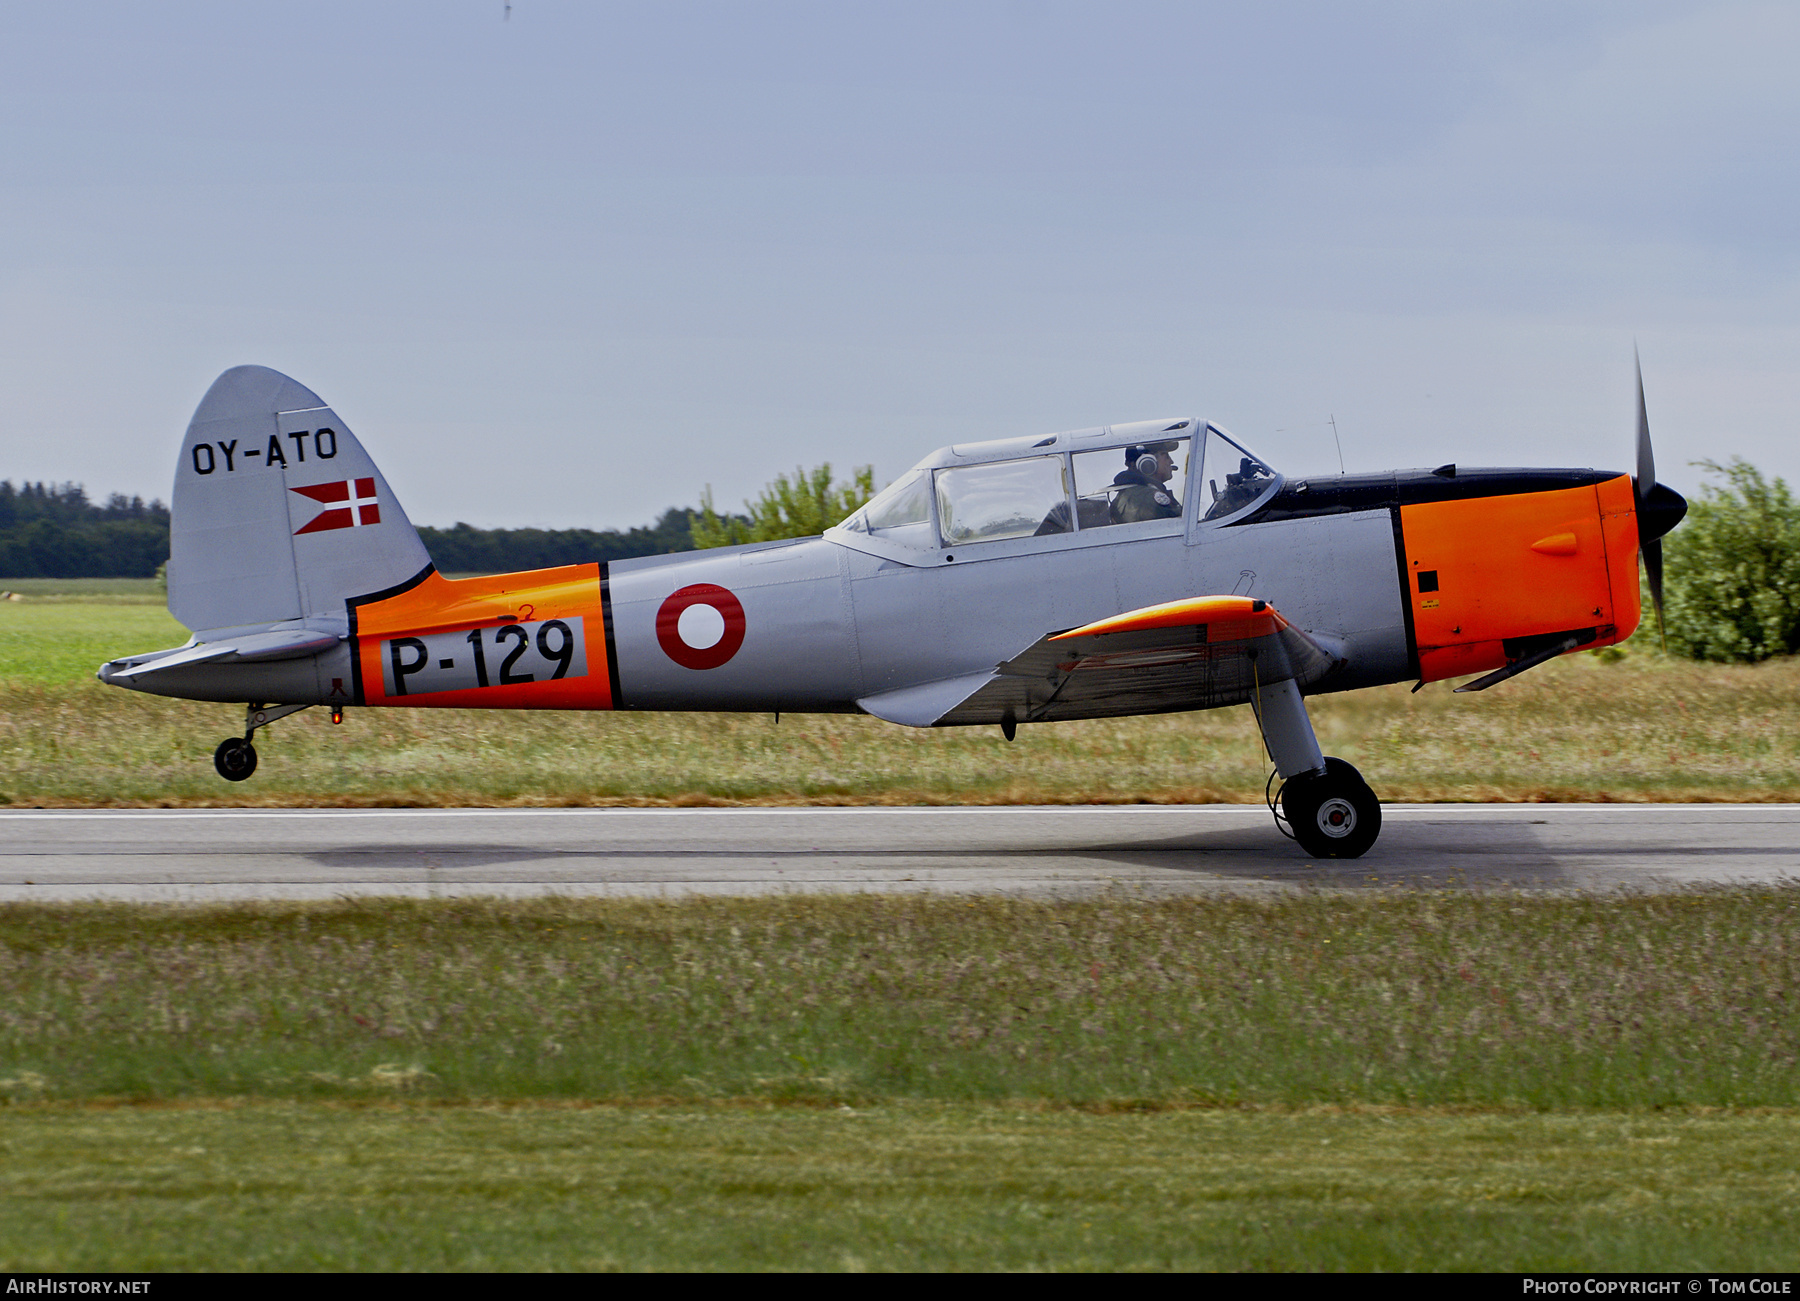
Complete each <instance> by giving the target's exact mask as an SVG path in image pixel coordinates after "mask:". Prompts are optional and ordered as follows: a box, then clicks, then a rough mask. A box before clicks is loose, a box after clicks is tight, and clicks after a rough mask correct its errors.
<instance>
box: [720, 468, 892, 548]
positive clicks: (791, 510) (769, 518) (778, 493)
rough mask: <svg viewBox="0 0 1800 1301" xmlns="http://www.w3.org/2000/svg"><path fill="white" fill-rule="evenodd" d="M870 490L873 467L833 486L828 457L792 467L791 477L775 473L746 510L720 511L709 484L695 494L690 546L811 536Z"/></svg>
mask: <svg viewBox="0 0 1800 1301" xmlns="http://www.w3.org/2000/svg"><path fill="white" fill-rule="evenodd" d="M874 495H875V467H874V466H872V465H863V466H858V467H857V468H856V469H855V470H854V471H853V472H852V477H851V481H850V482H849V483H847V484H838V485H833V484H832V482H831V462H830V461H827V462H825V463H824V464H823V465H821V466H819V467H818V468H817V469H816V470H813V471H811V472H810V473H808V472H807V471H805V470H802V469H800V468H798V467H795V470H794V477H793V478H792V479H789V478H788V477H787V475H785V474H778V475H776V476H775V479H774V481H773V482H772V483H770V484H769V486H768V487H766V488H764V489H763V490H762V495H761V496H759V497H758V498H757V499H756V500H755V501H747V502H745V503H744V509H745V510H747V511H749V512H750V513H749V514H748V515H723V516H722V515H720V514H719V512H718V510H717V508H716V507H714V505H713V495H712V485H711V484H708V485H707V486H706V491H705V492H704V493H702V494H701V495H700V517H699V518H698V519H696V520H695V521H694V545H695V546H696V547H729V546H735V545H736V544H738V543H741V542H773V541H774V540H775V539H777V538H810V537H815V536H817V535H818V534H820V533H823V532H824V531H825V530H826V529H828V528H830V527H831V526H832V525H833V524H836V523H838V522H839V521H840V520H842V519H843V518H844V517H845V516H846V515H848V514H850V512H852V511H854V510H857V509H859V508H860V507H861V506H862V505H863V503H864V502H866V501H868V500H869V498H871V497H873V496H874Z"/></svg>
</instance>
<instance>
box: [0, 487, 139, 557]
mask: <svg viewBox="0 0 1800 1301" xmlns="http://www.w3.org/2000/svg"><path fill="white" fill-rule="evenodd" d="M168 558H169V508H168V507H167V506H165V505H163V504H162V502H160V501H152V502H149V503H148V504H146V503H145V501H144V499H143V498H142V497H127V496H125V495H124V494H123V493H114V494H113V495H112V496H110V497H108V498H107V499H106V502H105V504H104V505H97V504H96V503H94V502H91V501H89V500H88V496H87V490H86V489H84V488H83V487H82V486H81V485H80V484H78V483H62V484H55V483H53V484H47V485H46V484H43V483H25V484H21V485H19V486H18V487H17V488H15V487H13V485H12V481H11V480H10V479H9V480H6V481H5V482H0V575H4V576H6V577H7V578H150V577H153V576H154V575H155V573H156V569H157V566H159V565H160V564H162V562H163V561H165V560H167V559H168Z"/></svg>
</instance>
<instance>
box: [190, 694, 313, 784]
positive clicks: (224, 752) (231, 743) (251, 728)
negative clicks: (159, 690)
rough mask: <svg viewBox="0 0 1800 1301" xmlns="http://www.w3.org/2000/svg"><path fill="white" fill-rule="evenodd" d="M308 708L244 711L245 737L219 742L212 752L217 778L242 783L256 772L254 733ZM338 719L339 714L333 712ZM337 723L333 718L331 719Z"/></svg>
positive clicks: (248, 708)
mask: <svg viewBox="0 0 1800 1301" xmlns="http://www.w3.org/2000/svg"><path fill="white" fill-rule="evenodd" d="M310 708H311V706H310V705H264V704H261V703H253V704H249V705H246V706H245V707H244V734H243V735H242V736H241V737H240V736H228V737H226V738H225V739H224V740H223V741H220V742H219V748H218V749H216V750H214V751H213V767H214V768H216V769H217V770H218V773H219V776H221V777H223V778H224V779H225V780H226V781H228V782H241V781H244V780H246V779H247V778H248V777H249V776H250V774H251V773H253V772H255V771H256V747H255V746H254V745H253V744H251V740H250V738H251V737H253V736H255V735H256V729H257V728H259V727H267V726H268V725H269V724H270V723H273V722H274V721H275V720H276V719H278V718H286V717H287V716H288V715H289V714H297V713H299V712H300V711H301V710H302V709H310ZM334 713H335V714H336V715H337V717H342V714H341V713H338V712H337V711H334ZM333 721H334V722H335V721H336V718H334V719H333Z"/></svg>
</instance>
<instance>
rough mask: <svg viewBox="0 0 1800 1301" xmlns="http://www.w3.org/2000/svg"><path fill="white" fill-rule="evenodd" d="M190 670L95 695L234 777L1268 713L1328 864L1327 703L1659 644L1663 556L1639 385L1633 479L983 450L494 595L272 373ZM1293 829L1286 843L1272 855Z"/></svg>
mask: <svg viewBox="0 0 1800 1301" xmlns="http://www.w3.org/2000/svg"><path fill="white" fill-rule="evenodd" d="M172 503H173V504H172V527H171V557H170V562H169V568H168V590H169V611H170V613H171V614H173V615H174V616H175V618H176V619H178V620H179V621H180V622H181V623H182V624H184V625H185V626H186V627H187V628H189V629H190V630H191V631H192V633H193V636H192V637H191V638H190V639H189V640H188V641H187V642H186V643H185V644H184V645H182V646H179V647H175V648H172V649H168V650H158V651H152V652H149V653H146V654H138V655H129V656H126V657H124V658H122V659H115V660H112V661H110V662H109V663H107V664H105V665H103V666H102V667H101V668H100V670H99V674H98V676H99V678H100V680H101V681H102V682H106V683H110V684H112V685H114V686H119V687H127V688H130V689H132V690H136V691H145V692H150V693H153V694H157V695H164V696H174V697H180V698H184V699H189V700H200V701H218V702H230V703H240V704H243V705H244V706H245V722H244V733H243V735H242V736H241V737H239V736H236V735H233V736H231V737H228V738H226V739H225V740H224V741H223V742H221V743H220V745H219V746H218V748H217V750H216V751H215V753H214V756H213V762H214V766H215V767H216V768H217V770H218V772H219V775H220V776H222V777H224V778H225V779H226V780H228V781H243V780H244V779H246V778H248V777H249V776H250V775H251V774H252V773H253V772H254V771H255V770H256V762H257V755H256V748H255V746H254V744H253V738H254V736H255V733H256V731H257V730H258V729H259V728H263V727H266V726H268V725H269V724H270V723H273V722H275V721H276V720H277V719H280V718H284V717H286V716H288V715H290V714H293V713H295V712H296V711H298V710H302V709H307V708H310V707H312V706H315V705H317V706H324V707H325V708H327V709H329V710H330V711H331V718H332V721H333V722H334V723H335V722H342V721H343V718H344V711H345V710H346V709H351V708H391V707H414V708H426V709H636V710H649V709H656V710H722V711H753V712H760V713H772V714H776V715H777V716H779V715H780V714H781V713H802V712H814V713H864V714H872V715H874V716H875V717H876V718H880V719H885V720H886V721H888V722H890V723H897V724H901V725H904V726H908V727H957V726H976V725H997V726H998V727H999V728H1000V729H1001V732H1002V733H1003V734H1004V736H1005V737H1006V739H1007V740H1008V741H1010V740H1012V739H1013V738H1014V736H1015V735H1016V732H1017V729H1018V728H1019V727H1020V726H1021V725H1024V724H1028V723H1041V722H1054V721H1062V720H1068V719H1080V718H1101V717H1109V716H1117V715H1128V714H1154V713H1166V712H1173V711H1180V710H1198V709H1216V708H1219V707H1221V706H1225V705H1236V704H1243V703H1248V704H1250V705H1251V707H1252V709H1253V710H1254V713H1255V717H1256V721H1257V725H1258V727H1259V729H1260V731H1261V734H1262V738H1263V741H1264V743H1265V746H1266V748H1267V750H1268V753H1269V756H1270V759H1271V760H1272V763H1273V766H1274V770H1275V771H1274V775H1273V776H1271V778H1270V785H1271V786H1272V785H1273V783H1274V781H1275V778H1276V777H1279V778H1280V779H1281V782H1282V785H1281V786H1280V788H1279V789H1278V790H1276V791H1274V792H1273V793H1270V792H1269V791H1268V790H1265V796H1266V797H1267V799H1268V803H1269V806H1270V809H1271V811H1272V812H1273V813H1274V814H1275V818H1276V824H1277V826H1278V827H1279V828H1281V829H1282V830H1283V832H1284V834H1288V835H1290V836H1291V837H1292V838H1293V839H1295V840H1297V841H1298V843H1299V845H1300V847H1301V849H1303V850H1304V851H1305V852H1306V853H1307V854H1308V855H1310V856H1312V857H1315V858H1355V857H1358V856H1360V855H1362V854H1363V853H1365V852H1367V850H1368V849H1369V848H1370V847H1371V846H1372V845H1373V844H1374V843H1375V840H1376V838H1377V836H1378V835H1379V834H1380V829H1381V805H1380V802H1379V800H1378V799H1377V798H1376V796H1375V794H1374V792H1373V791H1372V790H1371V789H1370V787H1369V786H1368V784H1367V783H1366V782H1365V781H1364V780H1363V778H1362V776H1361V774H1360V773H1358V772H1357V770H1356V769H1355V768H1354V767H1352V766H1351V765H1350V764H1348V763H1345V762H1344V761H1342V760H1340V759H1337V758H1334V757H1328V756H1326V755H1324V754H1322V753H1321V751H1320V748H1319V743H1318V740H1317V738H1316V736H1315V735H1314V732H1313V728H1312V724H1311V721H1310V720H1309V718H1308V716H1307V712H1306V698H1307V697H1308V696H1314V695H1321V694H1324V693H1328V692H1338V691H1352V690H1357V689H1360V688H1364V687H1374V686H1379V685H1383V684H1387V683H1397V682H1405V681H1408V680H1414V679H1416V680H1417V686H1415V688H1414V690H1417V689H1418V687H1421V686H1423V685H1425V684H1426V683H1428V682H1437V681H1441V680H1444V679H1449V678H1455V677H1464V676H1467V675H1470V674H1482V675H1484V676H1481V677H1479V678H1478V679H1477V680H1475V681H1473V682H1469V683H1466V684H1465V685H1463V686H1460V687H1458V688H1456V689H1457V690H1458V691H1480V690H1485V689H1486V688H1488V687H1491V686H1493V685H1495V684H1496V683H1498V682H1501V681H1504V680H1506V679H1507V678H1510V677H1512V676H1514V675H1516V674H1519V673H1523V672H1525V671H1527V670H1528V669H1531V668H1534V667H1536V666H1537V665H1540V664H1543V663H1545V662H1547V661H1549V660H1551V659H1554V658H1556V657H1557V656H1559V655H1563V654H1566V653H1569V652H1571V651H1575V650H1586V649H1596V648H1599V647H1603V646H1609V645H1612V644H1614V643H1616V642H1620V641H1623V640H1624V639H1625V638H1627V637H1629V636H1630V635H1631V634H1632V632H1633V631H1634V630H1635V629H1636V628H1637V626H1638V622H1639V619H1640V615H1641V611H1640V608H1639V596H1638V591H1639V587H1638V564H1639V558H1640V556H1641V557H1642V562H1643V566H1644V570H1645V576H1646V577H1647V579H1648V585H1649V589H1650V592H1651V595H1652V599H1653V602H1654V604H1655V607H1656V613H1657V618H1658V622H1659V623H1660V621H1661V614H1662V543H1661V538H1662V537H1663V535H1664V534H1666V533H1667V532H1668V531H1669V530H1670V529H1672V528H1674V527H1675V525H1676V524H1678V523H1679V522H1680V521H1681V518H1682V516H1683V515H1684V514H1685V513H1686V510H1687V503H1686V501H1685V500H1684V499H1683V498H1682V497H1681V495H1680V494H1679V493H1677V492H1675V491H1674V490H1673V489H1671V488H1668V487H1666V486H1664V485H1663V484H1660V483H1658V482H1657V481H1656V466H1655V460H1654V456H1653V453H1652V450H1651V445H1650V431H1649V421H1648V417H1647V415H1646V411H1645V405H1644V389H1643V373H1642V369H1641V367H1640V368H1639V371H1638V429H1637V467H1636V472H1635V474H1625V473H1620V472H1614V471H1605V470H1591V469H1471V468H1465V467H1461V466H1457V465H1454V464H1451V465H1440V466H1438V467H1437V468H1436V469H1431V470H1423V469H1421V470H1400V471H1388V472H1383V473H1379V474H1341V475H1337V476H1326V477H1308V478H1295V477H1290V476H1287V475H1284V474H1282V473H1281V472H1279V471H1278V470H1276V469H1275V468H1274V467H1273V466H1271V465H1270V464H1269V463H1268V462H1266V461H1264V460H1263V459H1262V458H1261V457H1259V456H1257V455H1256V453H1254V452H1252V451H1251V450H1250V449H1249V447H1248V446H1247V445H1246V444H1245V443H1244V442H1242V441H1240V440H1239V439H1238V438H1236V437H1235V436H1234V435H1232V434H1230V433H1228V432H1227V431H1226V430H1225V429H1223V428H1221V427H1220V426H1218V425H1216V424H1213V423H1211V422H1209V421H1205V420H1202V419H1198V418H1194V417H1173V418H1170V419H1166V420H1141V421H1136V422H1133V423H1129V424H1120V425H1110V426H1103V427H1100V428H1092V429H1076V430H1070V431H1066V432H1062V433H1053V434H1046V435H1044V436H1042V437H1024V438H1005V439H1000V440H998V441H993V442H976V443H959V444H955V445H953V446H950V447H944V448H940V449H939V450H937V451H935V452H933V453H932V454H931V455H929V456H927V457H925V458H924V459H923V460H921V461H920V462H919V463H918V464H917V465H915V466H913V468H912V469H910V470H908V471H907V472H906V473H905V474H903V475H902V476H901V477H900V478H899V479H897V480H895V481H894V482H893V483H891V484H890V485H888V486H887V487H886V488H885V489H884V490H883V491H882V492H880V493H878V494H877V495H876V496H875V497H874V498H873V499H872V500H870V501H869V502H868V503H867V504H866V505H864V506H862V507H861V508H860V509H858V510H856V511H855V512H853V513H852V514H851V515H850V516H849V517H848V518H847V519H845V520H843V521H842V522H841V523H839V524H837V525H835V526H834V527H831V528H828V529H826V530H825V532H824V534H823V535H822V536H818V537H811V538H801V539H792V540H784V541H778V542H763V543H751V544H749V545H745V546H734V547H721V548H716V549H712V550H706V551H698V552H689V553H684V554H677V555H659V556H648V557H643V558H640V559H634V560H622V561H613V562H610V563H595V564H578V565H565V566H560V567H557V568H552V569H540V570H534V571H530V572H525V573H515V574H501V575H496V576H492V577H477V578H457V579H451V578H446V577H445V576H444V575H442V574H440V573H439V572H438V571H437V569H436V567H435V566H433V564H432V562H431V558H430V556H429V555H427V554H426V551H425V547H424V545H423V544H422V543H421V541H420V539H419V535H418V533H417V532H416V531H415V530H414V528H413V526H412V524H411V523H409V522H408V520H407V517H406V513H405V512H404V511H403V510H402V509H401V507H400V503H399V502H398V501H397V500H396V499H395V497H394V494H393V491H392V490H391V489H390V488H389V487H388V483H387V480H386V479H385V478H383V477H382V474H381V471H380V470H379V469H377V468H376V466H375V463H374V461H372V460H371V459H370V457H369V455H368V453H367V452H366V451H365V450H364V449H363V446H362V444H361V443H360V442H359V441H358V440H357V438H356V436H355V435H354V434H352V433H351V431H350V429H349V427H348V426H347V425H346V424H345V423H344V421H343V420H342V419H341V418H340V417H339V416H338V415H337V413H336V412H334V411H333V410H332V409H331V408H330V407H328V406H327V405H326V404H325V402H324V401H323V400H322V399H320V398H319V397H318V396H317V395H316V394H314V393H313V392H312V391H311V390H309V389H307V388H305V387H304V386H302V385H301V384H299V383H297V382H296V381H294V380H292V379H289V378H288V377H287V376H285V375H282V374H280V373H279V372H277V371H274V370H269V369H267V368H264V367H260V366H240V367H236V368H234V369H232V370H228V371H226V372H225V373H224V374H223V375H221V376H220V377H219V378H218V380H217V381H216V382H215V383H214V384H213V385H212V387H211V388H210V389H209V390H208V391H207V393H206V396H205V397H204V398H202V399H201V402H200V405H199V407H198V409H197V410H196V411H195V412H194V418H193V421H192V422H191V423H190V424H189V426H188V429H187V434H186V436H185V438H184V439H183V441H182V445H181V451H180V454H179V457H178V460H177V462H176V474H175V487H174V494H173V498H172ZM1284 823H1285V824H1286V825H1285V826H1283V824H1284Z"/></svg>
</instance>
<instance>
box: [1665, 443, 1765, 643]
mask: <svg viewBox="0 0 1800 1301" xmlns="http://www.w3.org/2000/svg"><path fill="white" fill-rule="evenodd" d="M1698 464H1699V465H1700V466H1702V467H1703V468H1704V469H1706V470H1707V471H1708V472H1710V473H1712V474H1716V475H1721V476H1723V477H1724V479H1725V482H1726V486H1725V487H1723V488H1719V487H1715V486H1713V485H1712V484H1707V485H1705V486H1704V487H1702V488H1701V489H1700V497H1699V500H1697V501H1695V502H1692V503H1691V504H1690V505H1689V508H1688V515H1687V519H1686V521H1685V522H1684V523H1683V524H1682V526H1681V527H1680V528H1679V529H1678V530H1676V532H1674V533H1672V534H1670V535H1669V540H1668V542H1667V543H1665V544H1664V545H1665V547H1666V565H1665V576H1664V590H1665V593H1666V598H1665V612H1666V623H1667V628H1668V637H1669V649H1670V650H1671V651H1674V652H1676V653H1677V654H1681V655H1686V656H1688V657H1690V658H1692V659H1697V660H1740V661H1744V662H1752V661H1756V660H1763V659H1768V658H1769V657H1770V656H1773V655H1792V654H1793V653H1794V652H1795V651H1800V503H1796V502H1795V500H1794V496H1793V494H1792V493H1791V492H1790V491H1789V490H1788V486H1787V484H1786V483H1784V482H1782V480H1780V479H1776V480H1775V482H1774V483H1772V484H1771V483H1769V482H1767V481H1766V480H1764V478H1763V476H1762V472H1761V471H1760V470H1758V469H1757V468H1756V467H1755V466H1754V465H1751V464H1750V463H1749V462H1748V461H1746V460H1744V459H1743V458H1742V457H1741V456H1740V457H1733V458H1732V460H1731V463H1730V464H1729V465H1720V464H1719V463H1718V462H1716V461H1701V462H1698ZM1647 604H1648V602H1647V601H1646V605H1647Z"/></svg>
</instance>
